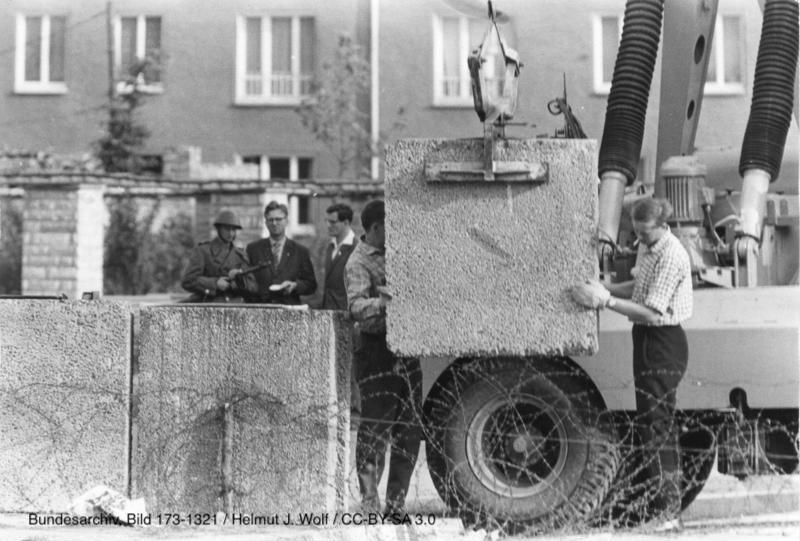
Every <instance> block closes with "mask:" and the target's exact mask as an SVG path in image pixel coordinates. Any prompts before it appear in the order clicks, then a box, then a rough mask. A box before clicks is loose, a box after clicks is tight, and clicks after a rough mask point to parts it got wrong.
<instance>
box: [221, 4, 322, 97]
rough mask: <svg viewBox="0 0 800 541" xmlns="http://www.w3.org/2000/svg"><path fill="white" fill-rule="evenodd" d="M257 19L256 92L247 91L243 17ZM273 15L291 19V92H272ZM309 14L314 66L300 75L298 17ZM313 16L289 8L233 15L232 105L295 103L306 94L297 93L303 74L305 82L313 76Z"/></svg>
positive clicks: (315, 47)
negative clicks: (258, 87) (258, 77)
mask: <svg viewBox="0 0 800 541" xmlns="http://www.w3.org/2000/svg"><path fill="white" fill-rule="evenodd" d="M250 18H258V19H261V84H262V93H261V94H260V95H252V94H247V92H246V85H247V19H250ZM275 18H288V19H290V20H291V23H290V25H291V26H290V28H291V53H290V57H291V72H292V75H291V77H292V88H293V90H294V91H293V93H292V94H291V95H274V94H272V84H271V83H272V81H271V77H272V20H273V19H275ZM303 18H311V19H312V20H313V21H314V31H313V35H312V43H313V45H312V57H313V59H314V60H313V63H314V68H312V72H311V73H310V74H306V75H304V74H303V73H302V72H301V71H300V69H301V67H300V62H301V44H302V39H301V38H302V35H301V19H303ZM316 36H317V18H316V17H315V16H314V14H313V13H307V12H298V11H292V12H291V13H281V12H270V13H250V14H246V13H245V14H238V15H236V47H235V50H234V62H235V67H236V68H235V74H234V79H235V80H234V103H235V104H236V105H251V106H263V105H278V106H295V105H299V104H300V103H301V102H302V100H303V99H304V98H307V97H308V96H309V95H310V94H301V92H300V91H301V89H302V87H303V82H304V78H308V80H307V82H309V83H310V81H311V80H313V77H314V73H315V71H316V63H317V57H318V47H317V45H316V41H317V40H316Z"/></svg>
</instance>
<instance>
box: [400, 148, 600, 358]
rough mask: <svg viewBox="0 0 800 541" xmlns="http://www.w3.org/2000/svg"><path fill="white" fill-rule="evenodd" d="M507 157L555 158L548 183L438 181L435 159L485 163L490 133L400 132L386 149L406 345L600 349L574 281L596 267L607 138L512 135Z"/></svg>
mask: <svg viewBox="0 0 800 541" xmlns="http://www.w3.org/2000/svg"><path fill="white" fill-rule="evenodd" d="M500 146H501V148H500V149H499V153H498V154H499V155H498V156H497V159H499V160H508V161H527V162H536V163H542V164H546V165H547V167H548V169H549V180H548V182H546V183H543V184H533V183H528V184H524V183H513V184H511V183H501V182H469V183H467V182H450V183H429V182H427V181H426V179H425V174H424V168H425V164H426V163H443V162H480V161H481V160H482V151H483V140H482V139H461V140H431V139H407V140H401V141H398V142H396V143H394V144H392V145H390V147H389V148H388V150H387V153H386V235H387V254H386V279H387V283H388V285H389V287H390V288H391V289H392V290H393V293H394V300H393V301H392V304H391V306H390V307H389V310H388V342H389V346H390V347H391V348H392V349H393V350H394V351H395V352H397V353H399V354H403V355H413V356H428V355H496V354H512V355H534V354H544V355H562V354H589V353H594V352H595V351H596V350H597V318H596V315H595V313H594V312H592V311H590V310H585V309H583V308H580V307H579V306H577V305H576V304H575V303H574V302H572V300H571V299H570V297H569V294H568V292H567V288H568V286H569V285H571V284H573V283H576V282H580V281H583V280H585V279H586V278H590V277H593V276H596V275H597V260H596V256H595V240H594V239H595V228H596V225H595V224H596V214H597V170H596V168H597V165H596V164H597V144H596V142H595V141H593V140H565V139H534V140H509V141H507V142H506V143H503V144H501V145H500Z"/></svg>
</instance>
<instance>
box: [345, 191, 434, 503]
mask: <svg viewBox="0 0 800 541" xmlns="http://www.w3.org/2000/svg"><path fill="white" fill-rule="evenodd" d="M384 219H385V210H384V204H383V201H380V200H375V201H370V202H369V203H367V205H365V206H364V208H363V209H362V211H361V225H362V226H363V228H364V236H363V237H361V242H359V243H358V245H356V247H355V249H353V252H352V254H350V259H348V260H347V265H346V266H345V275H344V281H345V287H346V289H347V302H348V306H349V310H350V314H351V315H352V316H353V319H355V320H356V323H357V326H358V330H359V339H358V340H357V341H356V342H357V345H356V347H355V351H354V354H353V363H354V365H355V367H354V368H355V370H354V372H355V374H356V381H357V382H358V387H359V390H360V391H361V422H360V424H359V426H358V435H357V437H356V471H357V473H358V483H359V489H360V491H361V506H362V511H364V512H379V511H380V499H379V497H378V483H379V482H380V479H381V476H382V474H383V469H384V460H385V456H386V447H387V445H391V449H392V450H391V455H390V459H389V476H388V477H389V479H388V482H387V484H386V506H385V507H384V509H383V511H384V512H385V513H400V514H402V513H404V506H405V500H406V494H407V493H408V486H409V484H410V482H411V474H412V473H413V471H414V464H415V463H416V460H417V455H418V454H419V446H420V440H421V437H422V431H421V427H420V418H421V413H420V403H421V401H422V371H421V370H420V364H419V359H413V358H400V357H397V356H395V355H394V353H392V352H391V351H390V350H389V348H388V347H387V345H386V307H387V304H388V303H389V299H390V298H391V297H390V296H389V294H388V292H387V291H386V289H385V287H386V260H385V256H384V254H385V251H386V246H385V245H386V232H385V229H384Z"/></svg>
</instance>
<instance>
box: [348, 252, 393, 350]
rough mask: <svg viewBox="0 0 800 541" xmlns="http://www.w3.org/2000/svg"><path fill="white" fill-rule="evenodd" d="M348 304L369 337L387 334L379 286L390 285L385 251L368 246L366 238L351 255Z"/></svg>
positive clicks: (361, 328) (349, 260)
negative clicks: (387, 276)
mask: <svg viewBox="0 0 800 541" xmlns="http://www.w3.org/2000/svg"><path fill="white" fill-rule="evenodd" d="M344 283H345V287H346V288H347V304H348V307H349V309H350V314H351V315H352V316H353V318H354V319H355V320H356V321H357V322H358V326H359V330H360V331H361V332H364V333H368V334H386V309H385V308H383V307H381V305H380V293H378V290H377V287H378V286H385V285H386V258H385V255H384V251H383V250H381V249H379V248H376V247H375V246H372V245H371V244H367V242H366V241H365V240H364V237H361V242H359V243H358V244H357V245H356V247H355V248H354V249H353V253H352V254H350V259H348V260H347V265H346V266H345V272H344Z"/></svg>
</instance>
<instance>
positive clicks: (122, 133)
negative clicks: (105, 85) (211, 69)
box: [95, 56, 158, 173]
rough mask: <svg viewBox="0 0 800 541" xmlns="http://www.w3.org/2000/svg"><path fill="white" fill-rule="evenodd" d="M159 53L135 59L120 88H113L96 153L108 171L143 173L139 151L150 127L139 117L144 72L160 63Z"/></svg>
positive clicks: (149, 70) (142, 95) (148, 133)
mask: <svg viewBox="0 0 800 541" xmlns="http://www.w3.org/2000/svg"><path fill="white" fill-rule="evenodd" d="M157 62H158V60H157V57H156V56H148V57H146V58H145V59H143V60H141V61H138V62H134V63H133V64H132V65H131V67H130V69H129V70H128V73H127V74H126V75H125V76H124V77H123V78H122V80H121V83H122V84H121V87H122V89H121V91H120V92H116V91H115V92H114V96H113V97H112V99H111V103H110V105H109V110H108V123H107V125H106V132H105V134H104V135H103V136H102V137H101V138H100V139H99V140H97V141H96V142H95V153H96V155H97V158H98V159H99V160H100V162H101V163H102V164H103V168H104V170H105V171H106V172H108V173H120V172H127V173H140V172H141V170H142V167H143V160H142V158H141V156H140V154H139V152H140V151H141V150H142V148H143V147H144V143H145V141H146V140H147V138H148V137H149V136H150V130H148V129H147V127H146V126H145V125H144V124H142V123H141V122H139V121H138V119H137V116H138V115H137V110H138V109H139V108H140V107H141V106H142V105H143V103H144V101H143V100H144V97H145V94H144V92H142V87H143V86H144V84H145V75H146V74H148V73H150V72H152V71H153V69H155V66H156V65H157Z"/></svg>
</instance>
